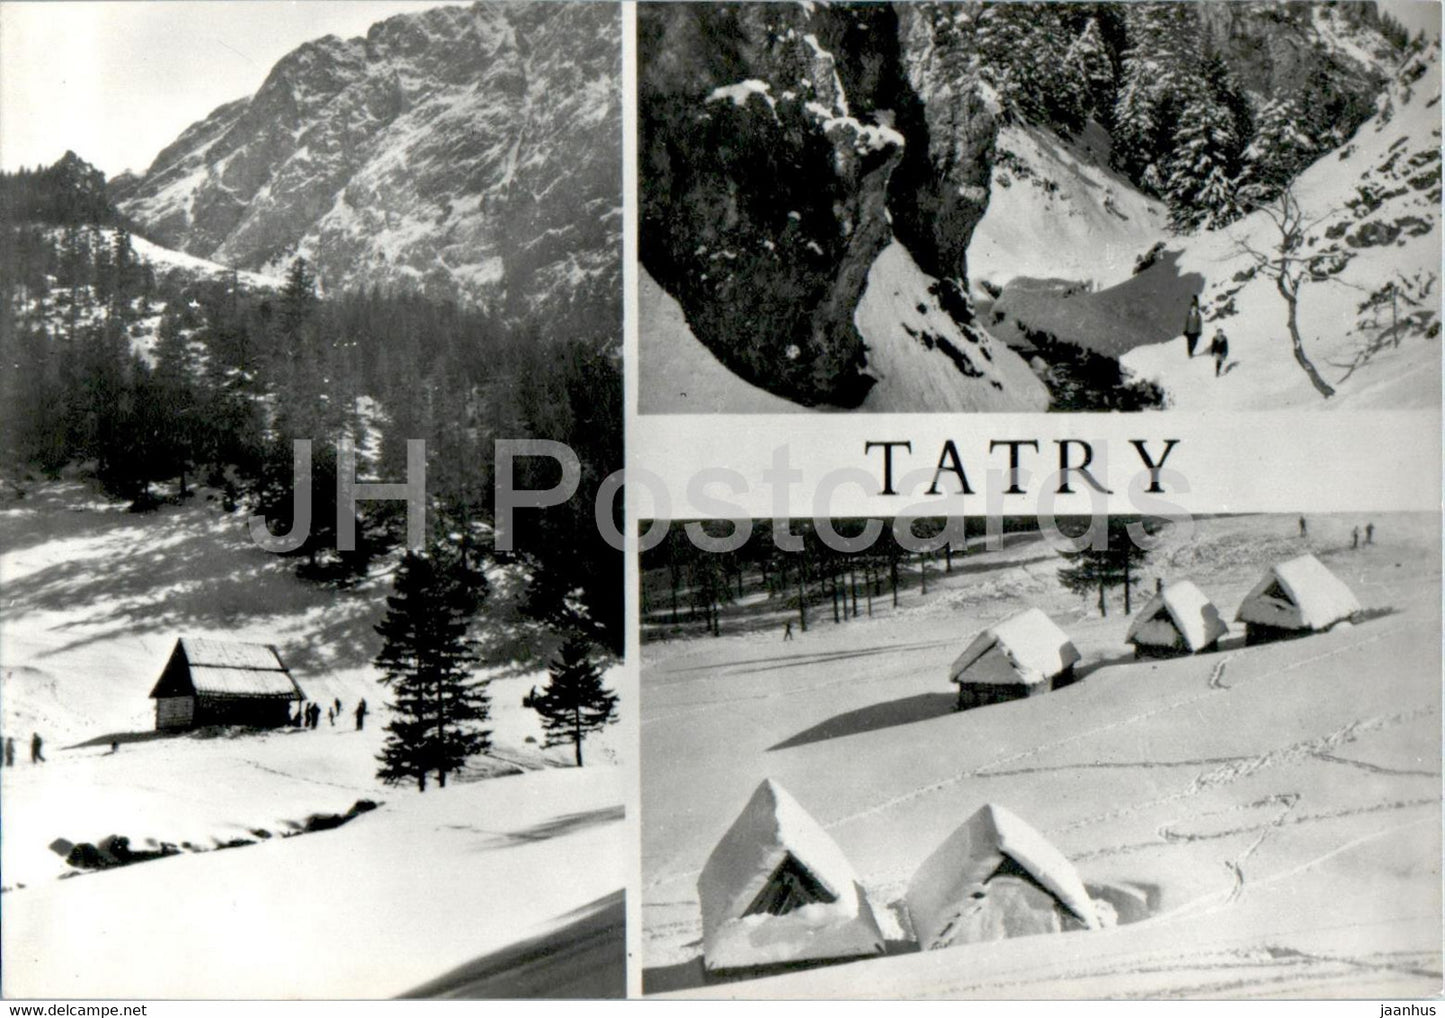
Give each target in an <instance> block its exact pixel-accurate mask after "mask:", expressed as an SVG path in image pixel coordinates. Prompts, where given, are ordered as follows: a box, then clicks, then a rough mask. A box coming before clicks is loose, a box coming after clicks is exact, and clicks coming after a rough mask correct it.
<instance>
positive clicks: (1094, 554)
mask: <svg viewBox="0 0 1445 1018" xmlns="http://www.w3.org/2000/svg"><path fill="white" fill-rule="evenodd" d="M1128 527H1129V521H1127V520H1125V519H1124V518H1123V517H1119V516H1111V517H1109V522H1108V531H1107V533H1108V541H1107V543H1106V546H1105V547H1104V548H1094V547H1092V546H1091V547H1087V548H1084V549H1083V550H1081V551H1066V552H1060V555H1062V556H1063V558H1064V559H1065V560H1066V561H1067V562H1069V563H1070V565H1067V566H1064V567H1062V568H1061V569H1060V570H1059V583H1060V585H1061V586H1063V588H1064V589H1065V590H1067V591H1069V592H1070V593H1074V594H1080V595H1087V594H1090V593H1092V592H1093V591H1094V590H1095V589H1097V590H1098V592H1099V615H1100V616H1107V615H1108V614H1109V607H1108V602H1107V601H1106V600H1105V596H1106V594H1107V593H1108V591H1109V590H1110V589H1111V588H1113V587H1123V588H1124V614H1125V615H1127V614H1129V611H1130V607H1131V602H1130V592H1131V591H1132V589H1133V588H1134V586H1135V585H1136V584H1138V582H1139V578H1138V568H1137V567H1138V566H1139V565H1141V564H1142V563H1143V562H1144V561H1145V560H1147V559H1148V557H1149V552H1148V551H1146V550H1145V549H1143V548H1141V547H1139V546H1138V545H1137V544H1135V543H1134V539H1133V538H1132V537H1130V536H1129V531H1128ZM1146 529H1147V528H1146Z"/></svg>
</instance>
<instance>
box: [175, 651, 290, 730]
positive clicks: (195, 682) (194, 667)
mask: <svg viewBox="0 0 1445 1018" xmlns="http://www.w3.org/2000/svg"><path fill="white" fill-rule="evenodd" d="M150 695H151V699H152V700H154V701H155V702H156V729H157V730H158V731H161V730H166V731H170V730H177V729H185V728H199V727H201V726H203V725H250V726H254V727H257V728H279V727H281V726H283V725H285V724H286V723H287V721H288V719H289V717H290V713H291V704H292V702H293V701H297V700H305V699H306V695H305V694H304V693H302V692H301V687H300V686H298V685H297V684H296V680H295V679H293V678H292V677H291V672H290V671H289V670H288V669H287V668H286V665H285V663H284V662H282V660H281V655H280V654H278V653H277V652H276V648H275V647H272V646H268V645H264V644H259V643H231V642H229V641H226V640H211V639H200V638H197V637H189V636H188V637H182V638H181V639H179V640H177V641H176V646H175V649H174V650H172V651H171V656H170V658H169V659H167V661H166V666H165V668H164V669H162V671H161V677H160V678H159V679H158V680H156V684H155V687H154V688H153V689H152V690H151V693H150Z"/></svg>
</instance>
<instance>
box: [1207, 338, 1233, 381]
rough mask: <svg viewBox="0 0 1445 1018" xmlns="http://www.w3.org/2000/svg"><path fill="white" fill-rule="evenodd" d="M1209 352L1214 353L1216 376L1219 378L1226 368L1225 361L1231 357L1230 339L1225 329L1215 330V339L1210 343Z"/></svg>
mask: <svg viewBox="0 0 1445 1018" xmlns="http://www.w3.org/2000/svg"><path fill="white" fill-rule="evenodd" d="M1209 352H1210V353H1212V354H1213V355H1214V377H1215V378H1218V377H1219V375H1220V373H1221V372H1222V371H1223V370H1224V362H1225V361H1227V360H1228V359H1229V339H1228V337H1226V336H1225V335H1224V330H1223V329H1215V330H1214V340H1213V342H1211V343H1210V344H1209Z"/></svg>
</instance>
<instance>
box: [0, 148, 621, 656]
mask: <svg viewBox="0 0 1445 1018" xmlns="http://www.w3.org/2000/svg"><path fill="white" fill-rule="evenodd" d="M0 294H3V301H0V473H3V474H4V475H5V476H6V477H7V478H8V479H9V480H11V481H12V482H13V483H14V484H15V485H16V487H17V488H18V490H20V491H23V490H24V482H25V479H26V478H32V479H33V478H41V477H58V476H61V475H70V474H77V475H79V476H83V477H86V478H89V479H93V480H94V481H95V482H96V483H97V484H98V485H99V486H100V487H101V489H102V490H103V491H104V492H105V493H106V494H107V495H109V496H110V497H112V498H115V499H118V500H124V501H126V502H127V503H128V504H129V505H130V507H131V508H132V509H134V510H136V511H146V510H150V509H153V508H155V507H156V506H158V505H159V504H161V503H162V502H164V501H167V500H179V499H183V498H186V497H187V496H188V494H190V493H191V492H192V491H193V489H194V488H195V486H196V485H205V486H208V487H210V488H213V489H215V490H216V491H218V492H219V493H220V494H221V499H222V501H223V504H224V506H225V508H226V509H227V510H229V511H234V512H236V513H237V525H238V526H242V525H244V516H245V515H246V514H248V513H249V512H261V513H264V514H265V515H266V516H267V518H268V519H269V520H270V525H271V530H272V531H273V532H275V533H285V532H286V531H287V530H288V528H289V526H290V520H291V514H292V506H291V498H292V494H291V487H292V459H293V456H292V440H293V439H309V440H311V443H312V452H311V456H312V477H313V484H312V491H313V498H314V505H313V512H312V524H311V529H310V537H309V539H308V540H307V541H306V542H305V543H304V544H302V545H301V547H299V548H298V549H296V550H295V551H293V552H290V553H288V554H290V555H291V556H293V557H294V558H295V559H296V560H297V566H298V568H297V571H298V574H299V575H301V576H302V577H304V578H306V579H308V580H311V581H314V582H321V583H336V584H346V583H350V582H353V581H355V580H356V579H358V578H360V577H362V576H364V575H366V573H367V571H368V569H369V568H370V566H371V564H372V562H373V561H374V560H375V559H376V557H377V556H378V555H380V554H382V553H384V552H386V551H387V550H388V549H391V548H395V547H397V546H399V545H400V544H401V543H403V542H404V540H405V536H406V521H405V503H403V502H396V501H363V502H360V503H359V505H358V512H357V517H358V518H357V527H356V533H357V547H356V549H355V550H354V551H352V552H340V551H338V550H337V547H336V545H337V540H336V511H335V498H336V470H337V452H336V444H337V442H338V441H339V440H341V439H343V438H344V439H349V440H351V441H352V442H354V443H355V444H356V446H357V447H358V448H359V449H360V450H361V451H362V453H363V455H360V456H359V457H358V474H359V475H360V476H361V478H362V479H363V480H382V481H389V482H401V481H404V480H405V479H406V442H407V440H408V439H416V438H420V439H423V440H425V441H426V443H427V485H426V487H427V499H428V507H427V509H428V511H427V529H428V542H429V545H430V546H431V547H433V548H434V549H438V550H442V551H445V552H446V553H447V554H449V555H451V556H453V557H457V558H459V559H460V560H461V561H462V562H463V563H465V564H466V565H467V566H468V567H469V568H472V569H480V568H481V565H482V563H483V562H485V561H487V560H489V559H491V560H495V561H498V562H515V563H518V564H520V565H521V566H522V567H523V568H524V571H525V572H526V574H527V575H528V576H529V577H530V579H529V583H528V586H527V592H526V594H525V597H524V601H525V604H524V610H525V612H526V614H528V615H529V616H531V617H532V618H534V619H536V620H538V621H541V622H544V623H547V624H549V625H554V626H556V627H558V628H563V629H566V630H568V631H578V632H581V633H583V634H585V635H587V636H589V637H590V638H592V639H595V640H596V641H597V642H599V643H602V644H604V645H606V646H609V647H610V648H611V649H612V650H613V651H614V652H620V651H621V646H622V602H623V597H622V556H621V553H620V552H618V551H615V550H614V549H612V548H610V547H609V546H607V545H606V543H605V542H604V541H603V540H602V538H601V537H600V535H599V534H598V533H597V528H596V526H595V523H594V521H593V503H592V497H593V495H594V493H595V491H596V489H597V487H598V484H599V483H600V481H601V480H602V479H603V478H604V477H606V476H607V475H608V474H610V473H611V472H612V471H614V470H616V469H618V468H620V467H621V465H622V365H621V356H620V335H621V321H620V305H619V317H618V321H616V322H598V323H596V325H595V328H594V331H593V332H592V333H590V334H585V335H579V334H569V335H565V336H562V335H551V334H549V333H548V331H547V323H546V322H542V321H514V320H501V319H499V318H498V317H496V316H493V315H491V314H489V313H487V312H486V311H484V310H477V309H470V308H465V307H461V306H458V305H456V304H451V303H441V302H437V301H433V300H430V299H426V298H423V297H420V296H415V295H410V294H397V293H388V292H383V291H380V290H375V289H373V290H369V291H365V292H346V293H337V294H324V295H323V294H321V293H319V292H318V289H317V286H316V281H315V279H314V277H313V275H312V272H311V269H310V267H309V266H308V265H307V263H306V262H305V260H304V259H300V258H298V259H297V260H296V261H294V262H293V264H292V266H291V268H290V271H289V273H288V277H287V279H286V280H285V284H284V286H282V287H281V288H280V289H271V288H263V287H257V286H252V285H249V284H248V283H247V282H246V281H245V280H244V279H243V277H241V276H240V275H239V274H237V273H235V272H231V273H222V274H219V275H216V274H213V275H207V274H204V273H200V272H195V271H190V270H187V269H182V268H167V267H163V266H157V265H153V264H150V263H148V262H147V261H146V260H144V259H142V258H140V257H138V256H137V254H136V251H135V243H134V240H133V237H132V228H131V224H128V223H126V222H125V221H124V219H123V218H122V217H121V216H120V215H119V214H118V213H117V212H116V211H115V210H114V208H112V207H111V206H110V204H109V203H108V202H107V201H106V200H105V195H104V177H103V176H102V175H100V174H99V172H98V171H95V170H94V169H92V168H90V167H88V166H87V165H86V164H84V163H83V162H82V161H81V160H79V159H77V158H75V157H74V156H73V155H70V154H68V155H67V156H66V158H65V159H62V160H61V161H60V162H59V163H57V164H56V165H55V166H53V167H50V168H48V169H41V170H35V171H23V172H20V173H15V174H3V175H0ZM499 438H546V439H552V440H556V441H560V442H563V443H565V444H567V445H568V446H570V447H571V448H572V449H573V450H574V451H575V452H576V453H577V455H578V457H579V458H580V459H581V461H582V464H583V479H582V484H581V486H580V488H579V490H578V492H577V494H576V496H575V497H574V498H573V499H572V500H571V501H570V502H569V503H567V504H565V505H561V506H557V507H554V508H551V509H547V510H523V511H519V512H518V513H517V514H516V524H515V531H514V532H515V543H514V549H515V550H514V551H513V552H511V553H506V554H504V553H500V552H496V551H495V550H494V549H493V548H492V546H491V526H490V524H491V520H492V510H493V505H492V503H493V481H494V476H493V443H494V441H495V440H496V439H499ZM366 453H370V454H371V455H370V456H367V455H364V454H366ZM557 471H558V468H557V466H556V465H555V464H554V463H552V462H551V461H549V460H545V459H523V460H519V461H518V464H517V468H516V474H517V476H516V478H515V483H516V485H517V486H518V487H546V486H550V485H551V484H552V483H554V482H555V480H556V477H557Z"/></svg>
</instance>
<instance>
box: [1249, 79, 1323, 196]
mask: <svg viewBox="0 0 1445 1018" xmlns="http://www.w3.org/2000/svg"><path fill="white" fill-rule="evenodd" d="M1308 130H1309V129H1308V121H1307V120H1306V118H1305V116H1304V112H1303V111H1302V110H1301V109H1300V107H1299V104H1298V103H1297V102H1296V101H1295V100H1294V99H1293V98H1284V99H1271V100H1270V101H1268V102H1266V103H1265V104H1264V107H1263V108H1262V109H1261V110H1260V111H1259V113H1258V115H1257V116H1256V118H1255V132H1254V137H1253V139H1252V140H1251V141H1250V143H1249V147H1248V148H1246V149H1245V150H1244V155H1243V162H1244V167H1243V169H1242V171H1241V173H1240V180H1239V196H1240V200H1241V201H1242V202H1243V203H1244V204H1245V205H1246V206H1252V205H1259V204H1263V203H1264V202H1268V201H1271V200H1273V199H1274V198H1275V197H1277V196H1278V195H1279V193H1280V192H1281V191H1283V190H1284V188H1285V187H1286V186H1287V185H1288V184H1289V182H1290V181H1291V180H1293V179H1294V178H1295V176H1296V175H1297V174H1298V173H1299V172H1300V171H1301V170H1302V169H1304V168H1305V167H1306V166H1307V165H1309V163H1310V161H1311V160H1312V159H1314V157H1315V156H1316V155H1317V154H1318V153H1319V151H1320V146H1319V143H1318V142H1317V141H1316V140H1315V139H1314V138H1313V137H1311V136H1310V134H1309V133H1308Z"/></svg>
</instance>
